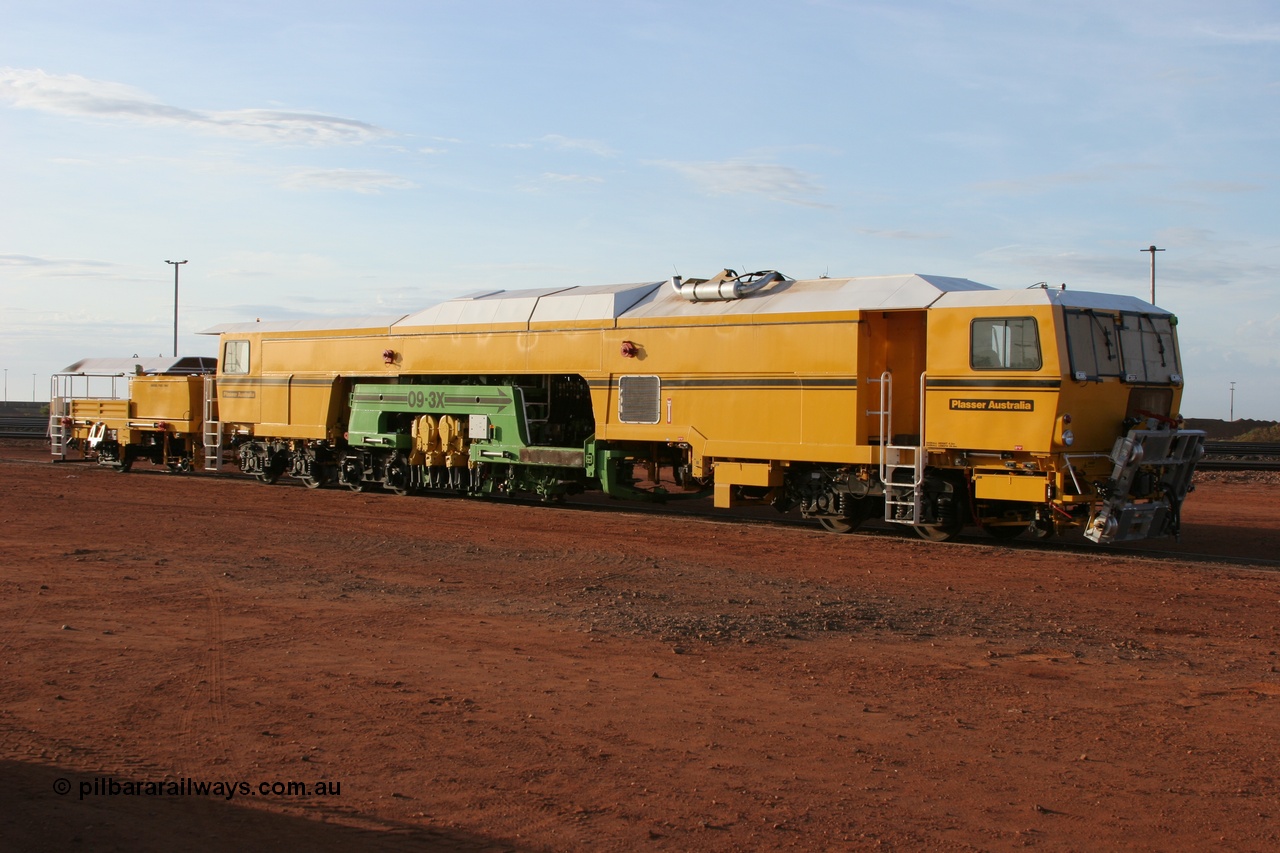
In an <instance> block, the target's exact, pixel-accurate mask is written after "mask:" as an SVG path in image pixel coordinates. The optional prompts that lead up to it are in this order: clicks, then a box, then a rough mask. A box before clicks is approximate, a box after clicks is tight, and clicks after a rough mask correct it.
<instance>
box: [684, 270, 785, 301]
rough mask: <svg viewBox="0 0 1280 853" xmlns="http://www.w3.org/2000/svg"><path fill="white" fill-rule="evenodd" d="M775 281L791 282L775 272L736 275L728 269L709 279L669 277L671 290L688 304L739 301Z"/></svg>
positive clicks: (764, 271) (761, 271)
mask: <svg viewBox="0 0 1280 853" xmlns="http://www.w3.org/2000/svg"><path fill="white" fill-rule="evenodd" d="M775 281H792V279H790V278H788V277H787V276H785V275H783V274H782V273H780V272H778V271H777V270H760V271H758V272H749V273H743V274H742V275H738V273H737V272H735V271H734V270H730V269H725V270H721V271H720V272H718V273H716V274H715V275H713V276H712V277H711V278H709V279H703V278H691V279H689V280H688V281H684V280H683V279H682V278H681V277H680V276H678V275H677V276H672V277H671V288H672V290H674V291H675V292H676V293H678V294H680V295H681V296H683V297H684V298H685V299H687V300H689V301H690V302H728V301H729V300H731V299H741V298H742V297H744V296H750V295H751V294H753V293H756V292H757V291H759V290H763V289H764V288H765V287H768V286H769V285H771V284H773V283H774V282H775Z"/></svg>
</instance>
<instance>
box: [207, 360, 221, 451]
mask: <svg viewBox="0 0 1280 853" xmlns="http://www.w3.org/2000/svg"><path fill="white" fill-rule="evenodd" d="M203 423H204V428H203V441H204V470H206V471H221V470H222V423H221V422H220V421H219V420H218V385H217V377H215V376H206V377H205V378H204V421H203Z"/></svg>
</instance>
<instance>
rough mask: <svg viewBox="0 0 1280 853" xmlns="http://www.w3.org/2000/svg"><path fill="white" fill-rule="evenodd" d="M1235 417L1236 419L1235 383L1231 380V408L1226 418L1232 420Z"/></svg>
mask: <svg viewBox="0 0 1280 853" xmlns="http://www.w3.org/2000/svg"><path fill="white" fill-rule="evenodd" d="M1235 419H1236V383H1234V382H1232V383H1231V408H1230V411H1229V412H1228V414H1227V420H1228V421H1234V420H1235Z"/></svg>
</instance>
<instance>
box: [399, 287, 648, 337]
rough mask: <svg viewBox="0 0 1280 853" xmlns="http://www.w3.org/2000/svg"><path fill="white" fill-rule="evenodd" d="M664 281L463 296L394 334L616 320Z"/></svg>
mask: <svg viewBox="0 0 1280 853" xmlns="http://www.w3.org/2000/svg"><path fill="white" fill-rule="evenodd" d="M661 284H662V282H644V283H641V284H603V285H595V286H588V287H560V288H546V289H542V290H500V291H496V292H488V293H480V294H477V295H473V296H460V297H458V298H457V299H451V300H449V301H448V302H441V303H440V304H439V305H433V306H431V307H430V308H427V309H425V310H423V311H419V312H418V313H416V314H410V315H409V316H407V317H405V318H404V319H403V320H401V321H400V322H399V323H397V324H396V331H403V330H405V329H408V328H415V327H422V326H437V327H439V326H443V327H451V328H456V327H459V326H486V325H496V324H502V323H515V324H528V323H554V322H560V321H582V320H600V321H604V320H609V321H612V320H615V319H617V318H618V316H619V315H621V314H622V313H624V312H626V310H627V309H628V308H630V307H631V306H632V305H634V304H635V303H636V302H638V301H639V300H641V299H643V298H644V297H645V296H647V295H648V294H649V293H651V292H652V291H653V290H655V289H657V288H658V287H659V286H661Z"/></svg>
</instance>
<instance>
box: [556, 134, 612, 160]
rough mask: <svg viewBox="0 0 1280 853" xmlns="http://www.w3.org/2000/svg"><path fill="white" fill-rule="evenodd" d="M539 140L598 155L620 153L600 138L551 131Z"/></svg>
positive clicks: (559, 146)
mask: <svg viewBox="0 0 1280 853" xmlns="http://www.w3.org/2000/svg"><path fill="white" fill-rule="evenodd" d="M539 141H540V142H543V143H545V144H547V145H550V146H551V147H552V148H558V149H560V150H561V151H585V152H586V153H588V154H594V155H596V156H597V157H614V156H617V153H618V152H617V151H615V150H614V149H613V148H610V147H609V146H608V145H606V144H605V143H603V142H601V141H600V140H598V139H572V138H570V137H568V136H561V135H559V134H558V133H549V134H547V135H546V136H544V137H542V139H540V140H539Z"/></svg>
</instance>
